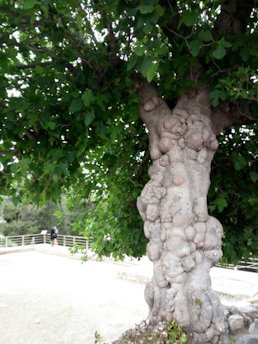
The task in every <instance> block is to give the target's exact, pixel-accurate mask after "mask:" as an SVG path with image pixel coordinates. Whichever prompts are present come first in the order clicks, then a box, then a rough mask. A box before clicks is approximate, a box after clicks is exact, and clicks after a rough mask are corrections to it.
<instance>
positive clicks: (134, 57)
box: [127, 54, 137, 71]
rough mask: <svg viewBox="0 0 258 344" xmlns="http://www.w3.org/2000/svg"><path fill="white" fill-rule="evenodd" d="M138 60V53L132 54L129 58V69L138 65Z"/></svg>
mask: <svg viewBox="0 0 258 344" xmlns="http://www.w3.org/2000/svg"><path fill="white" fill-rule="evenodd" d="M136 62H137V55H136V54H132V55H131V56H130V58H129V61H128V64H127V71H129V70H131V69H133V67H134V66H135V65H136Z"/></svg>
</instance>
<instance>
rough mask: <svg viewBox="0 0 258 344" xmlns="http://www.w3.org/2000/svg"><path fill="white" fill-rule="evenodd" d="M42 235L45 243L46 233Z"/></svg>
mask: <svg viewBox="0 0 258 344" xmlns="http://www.w3.org/2000/svg"><path fill="white" fill-rule="evenodd" d="M43 237H44V244H46V240H47V238H46V234H43Z"/></svg>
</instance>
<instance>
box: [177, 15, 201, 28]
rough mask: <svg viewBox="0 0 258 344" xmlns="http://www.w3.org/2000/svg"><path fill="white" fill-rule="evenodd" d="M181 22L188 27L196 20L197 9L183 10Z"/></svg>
mask: <svg viewBox="0 0 258 344" xmlns="http://www.w3.org/2000/svg"><path fill="white" fill-rule="evenodd" d="M181 18H182V22H183V23H184V24H185V25H186V26H188V27H190V26H193V25H194V24H195V23H197V21H198V12H197V11H184V12H182V15H181Z"/></svg>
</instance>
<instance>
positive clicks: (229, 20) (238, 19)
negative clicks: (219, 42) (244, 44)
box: [214, 0, 255, 35]
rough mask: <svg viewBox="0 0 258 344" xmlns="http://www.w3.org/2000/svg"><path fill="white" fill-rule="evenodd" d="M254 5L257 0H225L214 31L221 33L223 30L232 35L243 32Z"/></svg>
mask: <svg viewBox="0 0 258 344" xmlns="http://www.w3.org/2000/svg"><path fill="white" fill-rule="evenodd" d="M254 7H255V0H238V1H235V0H228V1H225V3H224V5H223V6H222V9H221V12H220V14H219V16H218V18H217V21H216V23H215V26H214V31H215V32H214V33H216V34H217V35H219V32H220V31H221V30H222V31H224V32H226V33H227V34H231V35H240V34H243V33H244V32H245V31H246V28H247V24H248V18H249V17H250V14H251V12H252V10H253V8H254Z"/></svg>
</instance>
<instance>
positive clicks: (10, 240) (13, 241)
mask: <svg viewBox="0 0 258 344" xmlns="http://www.w3.org/2000/svg"><path fill="white" fill-rule="evenodd" d="M37 244H50V237H49V234H28V235H13V236H6V237H5V236H0V248H1V247H15V246H16V247H17V246H28V245H32V246H34V245H37ZM58 245H61V246H65V247H73V246H75V245H77V246H79V247H80V248H82V249H85V250H86V251H88V250H89V249H90V248H91V240H90V239H87V238H85V237H81V236H74V235H58ZM218 266H219V267H223V268H227V269H235V270H243V271H251V272H258V257H249V259H248V260H247V261H244V260H241V261H239V262H238V264H237V265H232V264H228V265H220V264H218Z"/></svg>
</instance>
